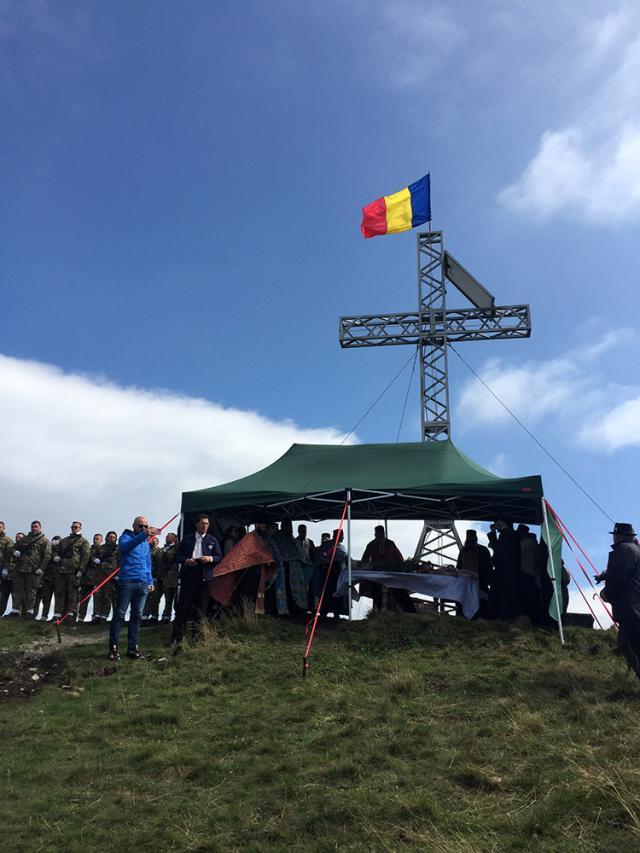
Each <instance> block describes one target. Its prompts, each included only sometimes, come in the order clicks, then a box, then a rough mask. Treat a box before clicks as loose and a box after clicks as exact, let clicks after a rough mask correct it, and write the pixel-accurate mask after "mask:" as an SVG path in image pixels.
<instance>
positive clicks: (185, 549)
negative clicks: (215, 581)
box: [171, 515, 222, 643]
mask: <svg viewBox="0 0 640 853" xmlns="http://www.w3.org/2000/svg"><path fill="white" fill-rule="evenodd" d="M208 530H209V516H208V515H199V516H198V517H197V519H196V531H195V533H189V534H187V536H185V537H184V539H183V540H182V542H181V543H180V547H179V549H178V562H179V563H180V595H179V597H178V605H177V607H176V617H175V620H174V623H173V637H172V639H171V641H172V642H173V643H179V642H180V641H181V640H182V638H183V636H184V632H185V629H186V627H187V621H188V620H189V618H191V617H193V618H195V620H196V622H197V623H199V624H200V625H201V624H202V622H204V620H205V619H206V616H207V607H208V605H209V585H210V583H211V579H212V577H213V569H214V566H216V565H217V564H218V563H219V562H220V560H221V559H222V553H221V551H220V545H219V544H218V540H217V539H216V538H215V536H211V534H210V533H208Z"/></svg>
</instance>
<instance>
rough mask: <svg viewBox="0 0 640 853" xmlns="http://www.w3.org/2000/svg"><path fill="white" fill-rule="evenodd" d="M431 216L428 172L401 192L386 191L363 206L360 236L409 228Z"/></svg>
mask: <svg viewBox="0 0 640 853" xmlns="http://www.w3.org/2000/svg"><path fill="white" fill-rule="evenodd" d="M430 219H431V179H430V176H429V175H425V176H424V177H423V178H420V180H419V181H415V182H414V183H413V184H409V186H408V187H405V188H404V189H403V190H400V192H397V193H392V195H385V196H382V198H379V199H376V201H372V202H371V204H367V205H365V207H363V208H362V224H361V226H360V230H361V231H362V236H363V237H377V236H378V234H395V233H396V232H398V231H408V230H409V229H410V228H415V227H416V225H422V223H423V222H429V220H430Z"/></svg>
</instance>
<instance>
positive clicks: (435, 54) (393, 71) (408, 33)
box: [366, 0, 465, 89]
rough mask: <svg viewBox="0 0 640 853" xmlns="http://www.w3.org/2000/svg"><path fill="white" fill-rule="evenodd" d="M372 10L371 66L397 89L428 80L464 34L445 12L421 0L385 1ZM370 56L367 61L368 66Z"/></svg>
mask: <svg viewBox="0 0 640 853" xmlns="http://www.w3.org/2000/svg"><path fill="white" fill-rule="evenodd" d="M373 10H377V11H378V14H377V16H376V18H375V19H374V23H373V29H372V34H371V36H370V39H369V41H370V48H371V52H372V53H373V55H374V56H375V66H374V67H377V68H379V69H381V70H382V72H383V73H384V74H385V75H386V78H387V82H389V83H390V84H391V85H392V86H394V87H396V88H398V89H412V88H415V87H416V86H419V85H420V84H422V83H424V82H426V81H427V80H429V79H430V78H431V77H432V75H433V74H434V73H435V72H436V71H437V70H438V68H440V67H441V66H442V63H443V61H444V60H445V59H446V58H447V57H448V56H449V55H450V54H451V53H452V52H453V51H454V50H455V49H456V48H457V47H458V46H459V45H460V43H461V42H462V41H463V40H464V38H465V34H464V32H463V30H462V28H461V27H460V26H459V24H458V23H457V22H456V21H455V19H454V17H453V15H452V14H451V12H450V11H449V9H448V8H447V7H446V6H444V5H441V4H440V3H433V2H427V3H425V2H422V0H385V2H384V3H381V4H380V5H378V6H375V5H372V4H369V5H368V6H367V7H366V14H367V16H369V15H370V14H371V12H372V11H373ZM370 63H371V57H369V58H368V60H367V65H368V66H369V67H371V66H370Z"/></svg>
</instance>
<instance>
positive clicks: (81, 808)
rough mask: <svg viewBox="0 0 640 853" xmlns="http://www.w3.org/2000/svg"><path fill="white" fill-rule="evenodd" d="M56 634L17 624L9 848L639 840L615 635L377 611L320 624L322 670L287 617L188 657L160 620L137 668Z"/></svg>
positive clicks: (6, 686)
mask: <svg viewBox="0 0 640 853" xmlns="http://www.w3.org/2000/svg"><path fill="white" fill-rule="evenodd" d="M53 633H54V632H53V630H52V628H51V626H43V625H40V624H38V623H26V624H24V623H21V622H18V620H15V621H9V620H3V622H2V623H1V624H0V647H2V649H3V652H2V654H0V722H1V729H0V730H1V731H2V734H3V738H2V761H1V763H0V768H1V774H0V778H1V788H0V814H1V818H2V826H3V830H4V833H3V842H4V843H3V847H4V849H5V850H52V851H53V850H54V851H58V850H72V851H75V850H82V851H84V850H103V851H130V850H139V851H142V850H154V851H164V850H175V851H182V850H193V851H207V850H220V851H227V850H243V851H245V850H250V851H253V850H255V851H265V850H267V851H268V850H274V851H278V850H313V851H315V850H318V851H325V850H326V851H330V850H345V849H349V850H358V851H370V850H427V851H431V850H433V851H450V853H460V852H461V851H462V853H464V851H492V850H496V851H517V850H523V851H524V850H544V851H547V850H548V851H561V850H566V851H572V853H575V851H590V850H601V851H627V850H628V851H637V850H638V849H640V731H639V729H638V711H639V710H640V683H638V682H637V681H636V679H635V678H634V677H632V676H630V675H628V674H627V672H626V666H625V664H624V662H623V661H622V660H621V659H619V658H615V657H613V656H612V650H613V648H614V644H615V641H614V638H613V636H612V635H610V634H609V633H607V634H602V633H596V632H592V631H585V630H581V629H569V630H568V631H567V635H568V642H567V645H566V646H565V647H564V648H560V645H559V642H558V638H557V635H554V634H547V633H544V632H541V631H534V630H532V629H530V628H528V627H527V626H525V625H520V624H515V625H507V624H483V623H475V622H474V623H468V622H466V621H464V620H462V619H450V618H447V617H438V616H436V615H433V616H432V615H422V616H376V617H374V618H372V619H369V620H367V621H366V622H360V623H354V624H345V623H342V624H341V625H339V626H336V627H321V629H320V631H319V635H318V637H317V642H316V645H315V647H314V651H313V654H312V668H311V670H310V672H309V674H308V676H307V679H306V680H305V681H303V680H302V679H301V659H302V652H303V647H304V628H302V627H300V626H296V625H292V624H288V623H284V622H280V621H277V620H274V619H262V620H259V621H255V620H253V621H252V620H248V621H244V620H241V619H238V620H234V621H232V622H229V623H228V624H226V625H225V626H223V627H222V628H220V629H217V630H216V631H211V632H210V633H209V635H208V636H207V638H206V641H205V643H204V645H201V646H199V647H195V648H192V649H187V650H185V652H184V653H183V654H182V655H179V656H177V657H172V656H171V655H169V654H168V648H167V646H166V641H167V639H168V629H167V628H157V629H148V630H145V631H143V632H142V637H141V639H142V643H143V645H144V647H145V650H147V651H148V652H150V654H151V659H150V660H148V661H147V662H133V661H128V660H123V661H122V662H121V663H120V664H118V665H117V666H114V665H113V664H109V663H108V662H107V661H106V660H105V659H104V651H105V648H106V641H105V639H104V636H103V633H102V632H96V629H93V628H91V627H90V626H88V625H87V626H82V628H71V629H67V630H66V631H65V639H64V644H63V645H62V647H59V646H58V645H57V644H56V643H54V644H51V642H50V641H51V639H52V635H53ZM81 640H87V642H80V641H81ZM96 643H100V645H96ZM60 649H61V651H59V650H60ZM34 676H37V677H36V678H34ZM29 694H31V695H30V698H24V697H25V696H26V695H29ZM3 697H4V698H3Z"/></svg>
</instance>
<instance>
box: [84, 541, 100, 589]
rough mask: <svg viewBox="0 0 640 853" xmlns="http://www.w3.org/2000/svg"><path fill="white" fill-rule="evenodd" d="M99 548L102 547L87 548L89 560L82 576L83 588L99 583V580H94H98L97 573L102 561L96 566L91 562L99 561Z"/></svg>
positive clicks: (92, 546)
mask: <svg viewBox="0 0 640 853" xmlns="http://www.w3.org/2000/svg"><path fill="white" fill-rule="evenodd" d="M100 548H102V545H91V547H90V548H89V559H88V560H87V565H86V566H85V570H84V574H83V575H82V584H83V586H84V585H86V586H95V585H96V584H97V583H100V579H98V580H96V578H98V571H99V569H100V565H101V563H102V561H100V563H98V565H96V564H95V563H94V562H93V561H94V560H100Z"/></svg>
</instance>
